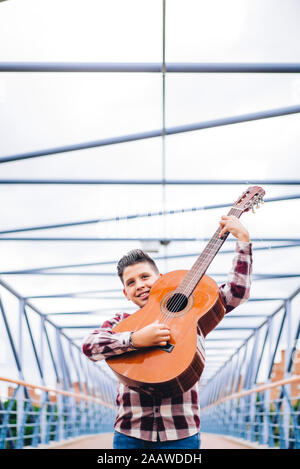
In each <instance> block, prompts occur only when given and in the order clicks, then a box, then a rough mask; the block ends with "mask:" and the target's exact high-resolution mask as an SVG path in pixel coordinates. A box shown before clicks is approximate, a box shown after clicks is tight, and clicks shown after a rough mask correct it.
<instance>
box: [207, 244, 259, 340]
mask: <svg viewBox="0 0 300 469" xmlns="http://www.w3.org/2000/svg"><path fill="white" fill-rule="evenodd" d="M251 272H252V246H251V243H247V242H242V241H238V242H237V243H236V248H235V256H234V258H233V262H232V268H231V270H230V272H229V274H228V277H227V281H226V283H224V284H223V285H220V287H219V294H220V297H221V299H222V302H223V304H224V306H225V314H227V313H229V312H230V311H232V310H233V309H234V308H236V307H237V306H239V305H240V304H242V303H244V302H245V301H246V300H247V299H248V298H249V296H250V285H251ZM223 316H224V309H222V310H221V309H220V308H217V309H215V308H212V309H211V310H210V311H209V312H208V313H207V314H205V315H204V316H202V317H201V318H200V319H199V321H198V325H199V327H200V330H201V333H202V334H203V336H204V337H206V336H207V334H208V333H209V332H211V331H212V330H213V329H214V328H215V327H216V326H217V325H218V324H219V322H220V321H221V320H222V319H223Z"/></svg>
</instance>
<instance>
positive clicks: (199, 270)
mask: <svg viewBox="0 0 300 469" xmlns="http://www.w3.org/2000/svg"><path fill="white" fill-rule="evenodd" d="M242 213H243V210H242V209H240V208H236V207H232V208H231V209H230V211H229V213H228V214H227V215H228V216H229V215H234V216H236V217H237V218H240V216H241V215H242ZM220 232H221V228H220V227H219V228H218V229H217V231H216V232H215V233H214V235H213V236H212V238H211V240H210V241H209V242H208V244H207V245H206V247H205V249H204V250H203V251H202V253H201V254H200V256H199V257H198V259H197V260H196V262H195V263H194V265H193V267H192V268H191V269H190V270H189V272H188V273H187V275H186V276H185V277H184V279H183V281H182V282H181V284H180V285H179V286H178V288H177V289H176V292H177V293H183V294H184V295H185V296H187V297H189V296H190V295H191V294H192V293H193V291H194V289H195V288H196V286H197V285H198V283H199V282H200V280H201V278H202V277H203V275H204V274H205V272H206V271H207V269H208V267H209V266H210V264H211V263H212V261H213V259H214V258H215V256H216V254H217V253H218V252H219V250H220V249H221V247H222V246H223V243H224V242H225V241H226V239H227V237H228V235H229V232H227V233H225V235H224V236H222V238H220V237H219V235H220Z"/></svg>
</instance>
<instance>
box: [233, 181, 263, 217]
mask: <svg viewBox="0 0 300 469" xmlns="http://www.w3.org/2000/svg"><path fill="white" fill-rule="evenodd" d="M264 195H265V191H264V190H263V188H262V187H259V186H251V187H248V189H247V190H246V191H245V192H244V193H243V194H242V196H241V197H240V198H239V199H238V200H237V201H236V202H235V203H234V207H236V208H239V209H241V210H243V212H248V210H250V208H252V211H253V213H254V205H256V208H259V206H260V204H261V203H264V201H263V197H264Z"/></svg>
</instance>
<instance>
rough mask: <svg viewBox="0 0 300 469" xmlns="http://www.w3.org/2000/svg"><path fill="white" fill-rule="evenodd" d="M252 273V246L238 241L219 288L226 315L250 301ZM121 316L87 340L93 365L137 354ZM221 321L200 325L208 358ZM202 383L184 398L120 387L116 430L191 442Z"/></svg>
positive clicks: (200, 341) (153, 438)
mask: <svg viewBox="0 0 300 469" xmlns="http://www.w3.org/2000/svg"><path fill="white" fill-rule="evenodd" d="M251 271H252V248H251V244H250V243H246V242H240V241H238V242H237V244H236V254H235V257H234V259H233V266H232V270H231V272H230V273H229V275H228V278H227V282H226V283H225V284H223V285H221V286H220V287H219V292H220V295H221V298H222V300H223V302H224V304H225V307H226V313H228V312H230V311H232V310H233V309H234V308H236V307H237V306H239V305H240V304H241V303H244V302H245V301H246V300H247V299H248V298H249V292H250V282H251V277H250V276H251ZM128 316H129V314H127V313H118V314H116V315H115V317H114V318H112V319H110V320H107V321H105V322H104V323H103V324H102V326H101V327H100V328H99V329H97V330H95V331H94V332H93V333H92V334H90V335H89V336H88V337H86V339H85V341H84V343H83V347H82V349H83V353H84V354H85V355H86V356H87V357H88V358H89V359H90V360H92V361H98V360H103V359H105V358H108V357H112V356H114V355H118V354H121V353H124V352H128V351H133V350H136V349H135V348H134V347H132V346H131V345H130V343H129V336H130V332H119V333H115V332H114V331H113V327H114V326H115V325H116V324H118V323H119V322H120V321H122V320H123V319H125V318H126V317H128ZM216 325H217V321H215V319H214V317H212V318H211V319H210V321H207V320H206V321H205V328H206V330H205V331H204V330H203V328H202V325H201V321H200V327H198V334H197V347H198V349H200V351H201V353H202V355H203V356H205V355H204V338H205V336H206V335H207V334H208V332H210V331H211V330H212V329H214V327H216ZM198 394H199V393H198V383H196V384H195V385H194V386H193V387H192V388H191V389H189V390H188V391H187V392H184V393H183V394H181V395H180V396H176V397H175V396H174V397H169V398H162V397H160V396H158V395H154V394H152V395H150V394H146V393H144V392H136V391H133V390H132V389H130V388H129V387H127V386H125V385H124V384H122V383H119V387H118V394H117V398H116V403H117V409H118V412H117V417H116V421H115V425H114V427H115V430H117V431H118V432H120V433H124V434H125V435H128V436H132V437H135V438H140V439H142V440H148V441H157V436H158V435H159V439H160V440H161V441H166V440H178V439H181V438H187V437H189V436H192V435H194V434H196V433H198V432H199V430H200V407H199V396H198Z"/></svg>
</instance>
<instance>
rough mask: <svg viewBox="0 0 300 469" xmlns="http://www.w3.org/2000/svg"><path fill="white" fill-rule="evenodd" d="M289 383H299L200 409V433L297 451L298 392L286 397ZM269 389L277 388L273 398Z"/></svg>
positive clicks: (264, 388) (235, 396)
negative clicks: (275, 395)
mask: <svg viewBox="0 0 300 469" xmlns="http://www.w3.org/2000/svg"><path fill="white" fill-rule="evenodd" d="M292 383H300V376H294V377H292V378H290V379H288V380H283V381H281V382H275V383H271V384H269V385H265V386H261V387H258V388H256V389H253V390H250V391H246V392H241V393H236V394H233V395H231V396H227V397H226V398H224V399H220V400H219V401H216V402H215V403H214V404H212V405H209V406H207V407H205V408H204V409H202V411H201V430H202V431H203V432H207V433H217V434H221V435H227V436H233V437H237V438H242V439H244V440H248V441H250V442H255V443H258V444H261V445H267V446H269V447H271V448H280V449H300V393H299V392H296V393H295V395H294V396H292V397H291V396H290V393H289V392H287V389H286V388H287V387H288V386H290V385H291V384H292ZM298 387H299V386H298ZM272 388H276V389H278V388H280V391H279V392H278V397H276V398H273V399H271V398H270V391H271V389H272Z"/></svg>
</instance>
